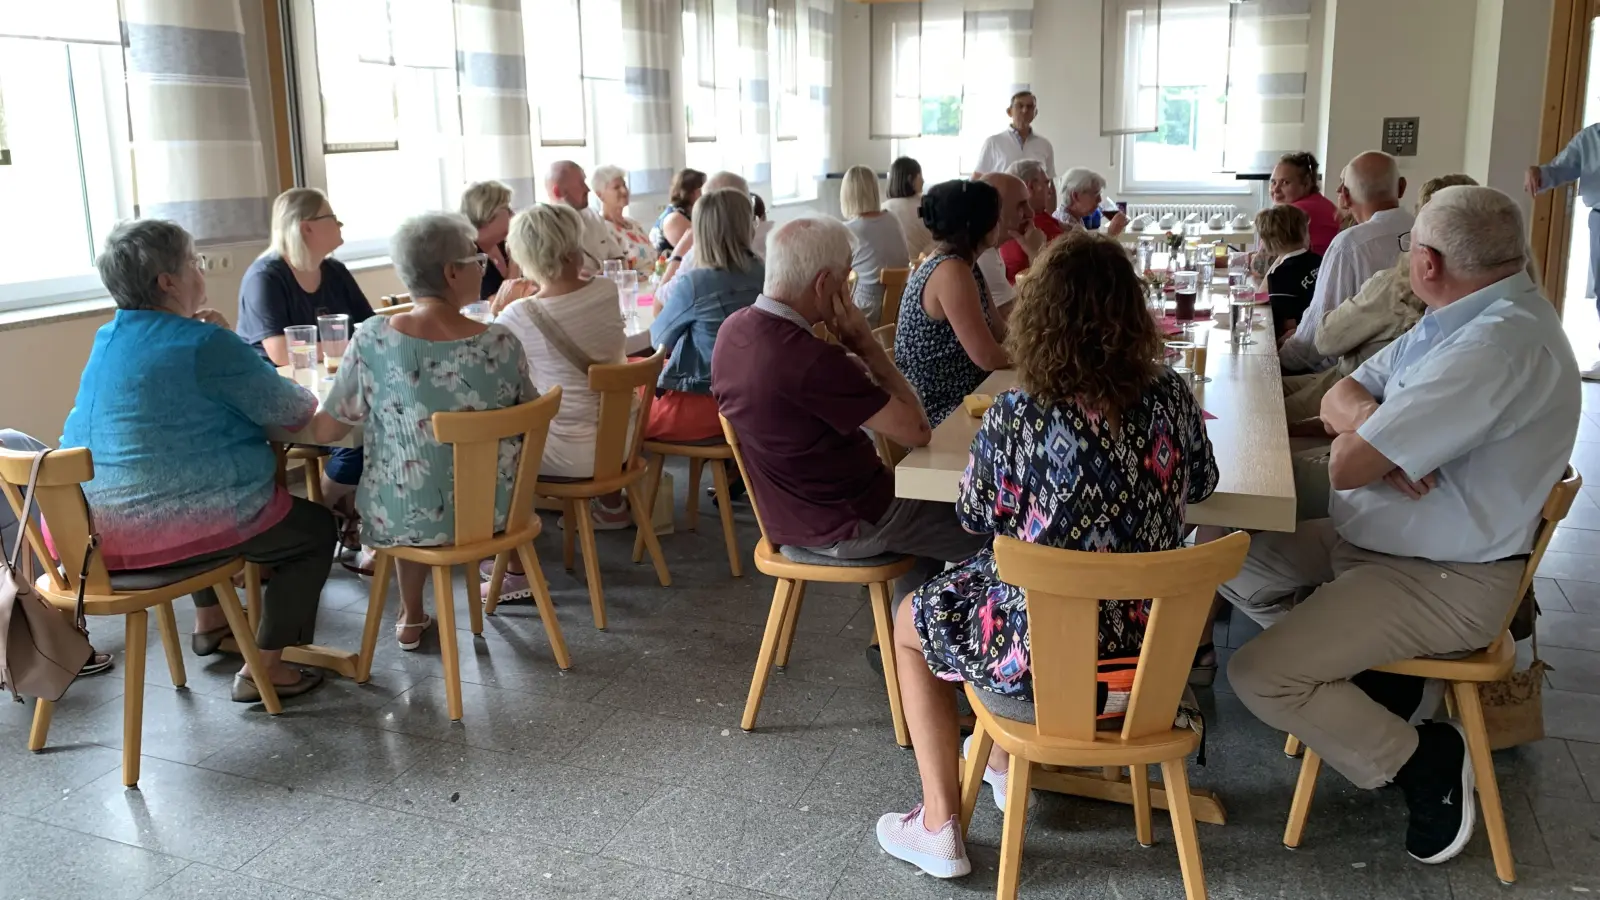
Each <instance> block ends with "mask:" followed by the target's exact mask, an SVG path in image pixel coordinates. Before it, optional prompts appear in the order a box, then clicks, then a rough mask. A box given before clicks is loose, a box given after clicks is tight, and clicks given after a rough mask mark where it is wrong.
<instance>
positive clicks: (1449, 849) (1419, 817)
mask: <svg viewBox="0 0 1600 900" xmlns="http://www.w3.org/2000/svg"><path fill="white" fill-rule="evenodd" d="M1394 780H1395V783H1396V784H1398V785H1400V789H1401V790H1403V791H1404V792H1405V795H1406V807H1407V808H1409V809H1410V810H1411V823H1410V825H1409V826H1407V828H1406V852H1407V853H1410V854H1411V857H1412V858H1413V859H1415V860H1417V861H1418V862H1421V863H1427V864H1428V865H1430V866H1431V865H1436V864H1438V863H1442V862H1445V861H1447V860H1450V859H1454V858H1455V857H1456V856H1457V855H1458V854H1460V853H1461V851H1462V850H1463V849H1465V848H1466V846H1467V841H1468V840H1469V839H1470V838H1471V837H1472V826H1473V824H1474V822H1475V821H1476V818H1477V814H1478V806H1477V803H1476V801H1475V799H1474V797H1473V780H1472V757H1470V756H1468V755H1467V740H1466V735H1465V734H1464V733H1463V732H1462V730H1461V726H1460V725H1457V724H1456V723H1455V722H1453V721H1451V722H1426V723H1424V724H1422V725H1418V726H1417V749H1416V752H1415V753H1413V754H1411V758H1410V759H1408V760H1406V764H1405V765H1404V766H1402V767H1401V768H1400V772H1399V773H1398V774H1397V775H1396V776H1395V779H1394Z"/></svg>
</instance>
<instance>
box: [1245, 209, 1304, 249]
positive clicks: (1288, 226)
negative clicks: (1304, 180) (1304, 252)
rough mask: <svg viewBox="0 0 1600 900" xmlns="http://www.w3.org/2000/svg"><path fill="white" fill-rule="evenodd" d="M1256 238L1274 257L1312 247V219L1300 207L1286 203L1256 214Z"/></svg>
mask: <svg viewBox="0 0 1600 900" xmlns="http://www.w3.org/2000/svg"><path fill="white" fill-rule="evenodd" d="M1256 236H1257V237H1259V238H1261V246H1262V247H1263V248H1264V249H1265V250H1266V251H1267V252H1268V253H1271V254H1273V255H1278V254H1282V253H1288V252H1289V251H1291V250H1300V249H1303V248H1305V247H1309V246H1311V217H1310V216H1308V215H1306V211H1305V210H1303V209H1301V208H1300V207H1298V206H1291V205H1289V204H1287V203H1284V204H1282V205H1279V206H1269V207H1266V208H1265V209H1263V210H1261V211H1260V212H1258V213H1256Z"/></svg>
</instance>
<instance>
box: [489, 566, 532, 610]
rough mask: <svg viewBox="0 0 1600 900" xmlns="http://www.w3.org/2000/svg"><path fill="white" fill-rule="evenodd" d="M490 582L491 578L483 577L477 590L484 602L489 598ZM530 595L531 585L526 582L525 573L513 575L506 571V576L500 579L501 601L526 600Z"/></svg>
mask: <svg viewBox="0 0 1600 900" xmlns="http://www.w3.org/2000/svg"><path fill="white" fill-rule="evenodd" d="M492 583H493V582H492V580H491V579H489V578H485V579H484V580H483V586H482V587H481V588H479V590H478V596H480V597H482V598H483V599H484V602H488V600H489V585H490V584H492ZM532 596H533V587H532V586H531V585H529V584H528V576H527V575H515V574H513V573H511V572H507V573H506V577H504V578H502V579H500V602H501V603H515V602H516V601H518V600H527V599H528V598H530V597H532Z"/></svg>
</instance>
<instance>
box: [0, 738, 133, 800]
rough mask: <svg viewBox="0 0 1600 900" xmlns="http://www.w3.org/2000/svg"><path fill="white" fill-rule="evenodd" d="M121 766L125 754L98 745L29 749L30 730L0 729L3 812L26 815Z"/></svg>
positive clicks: (0, 793)
mask: <svg viewBox="0 0 1600 900" xmlns="http://www.w3.org/2000/svg"><path fill="white" fill-rule="evenodd" d="M121 765H122V754H121V753H119V752H117V751H116V750H112V749H110V748H107V747H101V746H99V745H97V744H78V745H67V746H54V747H49V746H47V747H45V749H44V750H42V751H40V752H39V753H32V752H29V750H28V732H27V731H25V730H23V729H21V728H0V785H4V786H5V787H4V789H3V790H0V813H11V814H13V815H19V816H20V815H27V814H28V813H31V812H34V811H36V810H39V809H43V808H44V807H46V806H49V805H50V804H52V803H54V802H56V801H57V800H60V799H61V798H62V796H64V795H66V794H69V793H71V792H72V791H73V790H75V789H77V788H80V787H83V786H84V785H86V784H88V783H90V782H91V781H94V780H95V779H96V778H99V777H100V776H101V775H104V774H106V773H107V772H110V771H111V770H113V769H117V768H120V767H121Z"/></svg>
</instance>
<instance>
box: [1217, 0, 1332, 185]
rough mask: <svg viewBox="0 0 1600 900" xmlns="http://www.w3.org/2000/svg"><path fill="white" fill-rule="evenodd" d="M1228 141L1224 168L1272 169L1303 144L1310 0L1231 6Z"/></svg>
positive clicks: (1260, 1) (1274, 0) (1273, 0)
mask: <svg viewBox="0 0 1600 900" xmlns="http://www.w3.org/2000/svg"><path fill="white" fill-rule="evenodd" d="M1229 12H1230V22H1229V39H1228V98H1227V116H1228V127H1227V141H1226V144H1225V145H1224V150H1223V168H1225V169H1229V170H1232V171H1236V172H1267V171H1271V169H1272V167H1273V165H1274V164H1275V163H1276V162H1277V160H1278V157H1279V156H1281V155H1282V154H1284V153H1287V152H1290V151H1294V150H1304V149H1305V146H1306V140H1305V122H1306V71H1307V66H1308V65H1309V59H1308V56H1309V54H1310V34H1311V0H1258V2H1256V3H1252V4H1237V3H1236V4H1232V5H1231V6H1230V7H1229Z"/></svg>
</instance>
